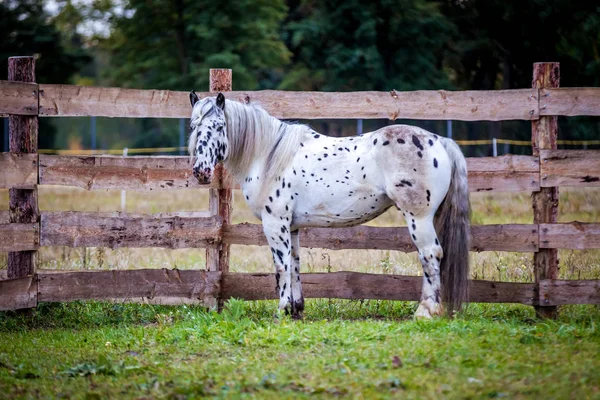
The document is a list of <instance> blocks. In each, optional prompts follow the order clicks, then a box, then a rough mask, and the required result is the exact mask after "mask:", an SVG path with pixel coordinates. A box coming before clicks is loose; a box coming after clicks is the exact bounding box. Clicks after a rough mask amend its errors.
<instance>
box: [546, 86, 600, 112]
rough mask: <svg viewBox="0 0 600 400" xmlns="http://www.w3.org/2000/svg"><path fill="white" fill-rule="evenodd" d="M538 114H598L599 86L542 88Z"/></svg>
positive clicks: (599, 102) (599, 107)
mask: <svg viewBox="0 0 600 400" xmlns="http://www.w3.org/2000/svg"><path fill="white" fill-rule="evenodd" d="M540 115H565V116H571V117H572V116H576V115H600V88H597V87H593V88H592V87H589V88H556V89H542V90H541V91H540Z"/></svg>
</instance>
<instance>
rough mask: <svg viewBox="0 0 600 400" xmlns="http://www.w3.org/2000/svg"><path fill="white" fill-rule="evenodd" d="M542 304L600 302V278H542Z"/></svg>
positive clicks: (558, 304) (557, 304)
mask: <svg viewBox="0 0 600 400" xmlns="http://www.w3.org/2000/svg"><path fill="white" fill-rule="evenodd" d="M540 304H541V305H546V306H560V305H563V304H600V280H585V281H575V280H573V281H570V280H569V281H559V280H552V279H545V280H541V281H540Z"/></svg>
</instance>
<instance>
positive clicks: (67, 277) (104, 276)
mask: <svg viewBox="0 0 600 400" xmlns="http://www.w3.org/2000/svg"><path fill="white" fill-rule="evenodd" d="M37 276H38V280H39V284H38V292H39V293H38V301H73V300H106V299H113V300H114V299H121V300H131V301H135V300H136V299H137V300H138V301H140V302H144V300H152V299H154V298H160V297H179V298H185V299H190V300H201V301H203V300H204V299H205V298H209V297H215V296H217V295H218V293H219V287H220V284H219V282H220V274H219V273H218V272H214V273H207V272H206V271H191V270H189V271H187V270H186V271H181V270H177V269H172V270H170V269H164V268H163V269H138V270H122V271H117V270H112V271H78V272H57V273H54V272H45V271H39V272H38V274H37Z"/></svg>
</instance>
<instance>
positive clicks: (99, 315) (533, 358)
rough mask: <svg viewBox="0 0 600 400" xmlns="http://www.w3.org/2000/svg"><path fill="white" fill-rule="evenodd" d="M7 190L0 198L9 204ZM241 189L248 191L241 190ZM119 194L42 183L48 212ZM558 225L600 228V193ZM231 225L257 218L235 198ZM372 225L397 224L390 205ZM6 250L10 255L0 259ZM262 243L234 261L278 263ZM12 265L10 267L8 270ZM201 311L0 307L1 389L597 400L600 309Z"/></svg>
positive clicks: (382, 258)
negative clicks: (418, 316)
mask: <svg viewBox="0 0 600 400" xmlns="http://www.w3.org/2000/svg"><path fill="white" fill-rule="evenodd" d="M127 196H128V197H127V208H126V210H127V211H129V212H146V213H148V212H163V211H164V212H166V211H176V210H179V211H184V210H185V211H193V210H198V209H202V208H205V206H206V204H207V201H206V193H205V192H200V191H174V192H162V193H152V194H140V193H128V194H127ZM6 197H7V194H6V192H2V191H0V204H8V201H7V200H6ZM238 197H239V196H238ZM120 198H121V197H120V192H85V191H75V190H73V189H68V190H66V189H58V188H53V187H40V207H41V208H42V209H43V210H85V211H96V210H98V211H115V210H118V209H119V203H120ZM472 201H473V212H474V213H473V221H474V223H475V224H494V223H531V222H532V219H533V218H532V214H531V200H530V197H529V195H528V194H495V193H494V194H490V193H487V194H473V195H472ZM560 202H561V203H560V204H561V211H560V221H573V220H578V221H582V222H598V221H600V189H585V190H563V189H561V199H560ZM234 210H235V212H234V222H236V223H237V222H243V221H251V217H250V216H249V212H248V211H247V209H245V208H244V207H243V205H242V203H241V201H240V199H236V204H235V208H234ZM371 224H373V225H381V226H394V225H397V224H402V222H401V218H400V217H399V216H398V215H397V212H395V211H391V212H389V213H386V214H384V215H383V216H382V217H380V218H378V219H377V220H375V221H373V222H372V223H371ZM301 256H302V263H303V270H304V271H311V272H321V271H338V270H353V271H362V272H373V273H386V274H389V273H401V274H420V273H421V272H420V267H419V264H418V261H417V260H416V257H415V255H414V254H408V255H407V254H404V253H400V252H390V251H375V250H358V251H347V250H345V251H329V250H319V249H304V250H303V252H302V254H301ZM471 257H472V265H473V268H472V274H471V275H472V277H473V278H478V279H496V280H503V281H515V282H530V281H531V280H532V279H533V278H532V276H533V270H532V257H531V255H530V254H527V253H505V252H484V253H472V255H471ZM559 257H560V267H561V269H560V276H561V278H563V279H598V278H600V251H598V250H592V251H573V250H561V251H560V252H559ZM40 261H41V263H40V265H41V267H42V268H52V269H55V268H59V269H81V268H83V269H112V268H120V269H122V268H140V267H145V268H162V267H167V268H173V267H178V268H182V269H183V268H187V269H189V268H203V266H204V264H203V262H204V252H203V251H202V250H175V251H173V250H164V249H133V250H130V249H116V250H107V249H96V248H94V249H68V248H43V249H42V250H41V252H40ZM5 265H6V256H5V255H4V254H3V255H0V268H5ZM271 268H272V267H271V261H270V254H269V250H268V248H267V247H254V246H245V247H244V246H235V247H234V248H233V251H232V270H233V271H236V272H256V271H270V270H271ZM0 272H1V271H0ZM276 308H277V307H276V304H275V302H248V303H244V302H241V301H235V300H234V301H232V302H230V303H228V305H227V308H226V310H225V311H224V312H223V313H222V314H217V313H214V312H207V311H206V310H204V309H202V308H200V307H186V306H180V307H164V306H163V307H161V306H152V305H132V304H111V303H94V302H87V303H70V304H42V305H40V306H39V307H38V308H37V309H36V310H33V311H31V312H26V313H0V398H4V397H5V398H37V397H39V398H58V397H68V398H177V399H178V398H197V397H201V396H211V397H222V398H240V397H258V398H282V397H283V398H296V397H315V396H317V397H341V396H351V397H357V398H389V397H392V398H399V397H402V398H488V397H491V398H493V397H509V398H600V357H598V354H600V329H599V328H598V326H599V322H600V307H598V306H568V307H562V308H561V309H560V314H559V319H558V320H557V321H542V320H537V319H536V318H535V315H534V312H533V309H532V308H531V307H526V306H520V305H506V304H504V305H484V304H471V305H469V307H468V308H467V310H466V312H465V313H463V314H461V315H459V316H457V317H456V318H454V319H452V320H449V319H436V320H433V321H415V320H413V319H412V314H413V312H414V310H415V308H416V303H412V302H386V301H368V300H367V301H343V300H308V301H307V307H306V312H305V316H306V318H305V320H304V321H303V322H294V321H291V320H289V319H287V318H285V317H283V316H281V317H280V318H278V319H274V318H273V314H274V312H275V310H276Z"/></svg>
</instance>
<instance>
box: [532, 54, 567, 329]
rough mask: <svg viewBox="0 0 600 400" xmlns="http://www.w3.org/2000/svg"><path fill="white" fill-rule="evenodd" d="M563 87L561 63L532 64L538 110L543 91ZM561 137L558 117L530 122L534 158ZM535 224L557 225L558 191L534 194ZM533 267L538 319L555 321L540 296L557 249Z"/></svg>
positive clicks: (543, 253) (541, 254)
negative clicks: (561, 83) (537, 91)
mask: <svg viewBox="0 0 600 400" xmlns="http://www.w3.org/2000/svg"><path fill="white" fill-rule="evenodd" d="M559 86H560V64H559V63H554V62H553V63H535V64H533V81H532V87H533V88H535V89H540V90H539V98H538V101H539V108H540V109H544V108H545V105H544V99H545V97H546V96H547V94H546V93H544V91H543V89H546V88H556V87H559ZM557 137H558V122H557V117H555V116H543V117H540V119H539V120H537V121H535V120H534V121H531V145H532V147H533V155H534V156H539V155H540V150H546V149H556V140H557ZM532 201H533V222H534V223H535V224H543V223H556V221H557V216H558V188H557V187H543V188H540V191H539V192H534V193H533V195H532ZM533 268H534V273H535V281H536V283H537V285H536V290H537V297H538V299H539V305H538V306H536V307H535V309H536V313H537V315H538V316H540V317H543V318H556V315H557V308H556V306H545V305H544V303H545V302H547V300H546V299H542V298H541V296H540V295H539V294H540V293H542V291H541V288H540V282H541V281H542V280H543V279H556V278H557V277H558V250H557V249H539V250H538V251H537V252H536V253H534V255H533Z"/></svg>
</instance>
